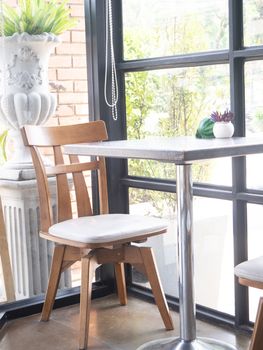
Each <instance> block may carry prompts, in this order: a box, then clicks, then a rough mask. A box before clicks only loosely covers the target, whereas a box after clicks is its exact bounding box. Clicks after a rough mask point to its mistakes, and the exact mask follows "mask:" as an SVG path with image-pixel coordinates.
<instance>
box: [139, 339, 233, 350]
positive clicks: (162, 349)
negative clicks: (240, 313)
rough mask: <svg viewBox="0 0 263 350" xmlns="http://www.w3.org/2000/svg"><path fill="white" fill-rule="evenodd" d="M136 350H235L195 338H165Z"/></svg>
mask: <svg viewBox="0 0 263 350" xmlns="http://www.w3.org/2000/svg"><path fill="white" fill-rule="evenodd" d="M137 350H237V348H235V347H234V346H233V345H230V344H227V343H224V342H221V341H219V340H216V339H210V338H197V339H196V340H194V341H191V342H186V341H184V340H182V339H180V338H165V339H158V340H153V341H150V342H149V343H146V344H144V345H141V346H140V347H139V348H138V349H137Z"/></svg>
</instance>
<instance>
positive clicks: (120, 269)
mask: <svg viewBox="0 0 263 350" xmlns="http://www.w3.org/2000/svg"><path fill="white" fill-rule="evenodd" d="M114 267H115V277H116V283H117V290H118V297H119V300H120V304H121V305H127V290H126V282H125V270H124V264H123V263H116V264H114Z"/></svg>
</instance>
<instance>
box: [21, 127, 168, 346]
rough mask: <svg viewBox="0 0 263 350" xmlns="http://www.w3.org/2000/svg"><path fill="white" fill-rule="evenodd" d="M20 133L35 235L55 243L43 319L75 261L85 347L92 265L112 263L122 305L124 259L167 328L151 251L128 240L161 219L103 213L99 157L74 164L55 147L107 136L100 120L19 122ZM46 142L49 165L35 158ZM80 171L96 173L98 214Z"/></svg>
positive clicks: (157, 230)
mask: <svg viewBox="0 0 263 350" xmlns="http://www.w3.org/2000/svg"><path fill="white" fill-rule="evenodd" d="M21 132H22V136H23V139H24V143H25V145H26V146H29V147H30V150H31V155H32V159H33V163H34V166H35V170H36V177H37V182H38V190H39V196H40V222H41V228H40V236H41V237H43V238H46V239H48V240H51V241H54V242H55V243H56V246H55V250H54V255H53V262H52V267H51V272H50V278H49V284H48V289H47V293H46V299H45V303H44V306H43V310H42V315H41V320H43V321H48V319H49V316H50V312H51V309H52V307H53V303H54V299H55V295H56V292H57V287H58V283H59V278H60V275H61V272H63V271H64V270H65V269H67V268H69V267H70V266H71V265H72V264H73V263H74V262H76V261H78V260H81V270H82V273H81V291H80V335H79V348H80V349H86V348H87V341H88V329H89V318H90V302H91V290H92V280H93V276H94V271H95V269H96V267H97V266H98V265H100V264H104V263H113V264H114V267H115V275H116V282H117V291H118V296H119V300H120V304H121V305H126V303H127V293H126V286H125V275H124V263H130V264H135V265H136V266H140V267H141V269H142V270H143V271H144V272H145V273H146V275H147V277H148V280H149V282H150V284H151V288H152V291H153V294H154V297H155V301H156V303H157V306H158V308H159V312H160V314H161V317H162V319H163V322H164V324H165V327H166V329H167V330H171V329H173V322H172V319H171V316H170V313H169V309H168V306H167V302H166V300H165V296H164V293H163V290H162V286H161V283H160V279H159V276H158V272H157V269H156V265H155V261H154V256H153V251H152V249H151V248H148V247H139V246H138V245H132V244H131V243H132V242H136V243H139V242H142V241H145V240H147V238H148V237H150V236H154V235H159V234H163V233H165V232H166V230H167V226H166V222H164V221H163V220H162V219H158V218H152V217H143V216H134V215H129V214H109V213H108V195H107V178H106V168H105V160H104V158H103V157H97V158H96V160H93V161H89V162H85V163H80V162H79V159H78V157H76V156H73V155H70V156H69V164H65V163H64V160H63V158H64V157H63V152H62V151H63V150H62V147H61V146H63V145H65V144H74V143H83V142H95V141H104V140H107V138H108V137H107V131H106V128H105V124H104V122H103V121H96V122H90V123H86V124H80V125H70V126H58V127H40V126H25V127H23V128H22V129H21ZM47 146H51V147H52V148H53V152H54V162H55V165H54V166H45V165H44V164H43V162H42V160H41V155H40V152H39V148H40V147H47ZM86 170H89V171H94V170H96V171H97V173H98V182H99V198H100V215H93V214H92V208H91V203H90V199H89V195H88V191H87V187H86V183H85V178H84V175H83V171H86ZM68 173H71V174H72V179H73V183H74V189H75V194H76V202H77V218H72V217H73V216H72V208H71V199H70V191H69V186H68V178H67V174H68ZM47 176H56V179H57V207H58V214H57V217H58V220H57V221H58V223H54V222H53V218H52V209H51V205H50V196H49V191H48V180H47Z"/></svg>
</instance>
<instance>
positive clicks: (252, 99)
mask: <svg viewBox="0 0 263 350" xmlns="http://www.w3.org/2000/svg"><path fill="white" fill-rule="evenodd" d="M262 79H263V61H253V62H247V63H246V64H245V88H246V90H245V96H246V101H245V102H246V134H247V135H250V134H253V133H258V132H263V103H262V94H263V86H262ZM262 164H263V155H262V154H258V155H251V156H248V157H247V187H248V188H257V189H260V188H261V189H262V188H263V181H262V176H261V172H260V171H258V169H259V167H262Z"/></svg>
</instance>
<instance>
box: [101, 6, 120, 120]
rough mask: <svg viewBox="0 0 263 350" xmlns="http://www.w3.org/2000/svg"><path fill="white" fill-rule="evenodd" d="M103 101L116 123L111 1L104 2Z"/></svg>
mask: <svg viewBox="0 0 263 350" xmlns="http://www.w3.org/2000/svg"><path fill="white" fill-rule="evenodd" d="M109 54H110V65H111V68H110V69H111V101H109V98H108V96H107V83H108V63H109V61H108V60H109V57H108V56H109ZM104 99H105V102H106V104H107V106H108V107H110V108H111V113H112V118H113V120H115V121H116V120H117V119H118V113H117V103H118V99H119V91H118V81H117V73H116V64H115V54H114V45H113V23H112V0H106V32H105V76H104Z"/></svg>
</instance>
